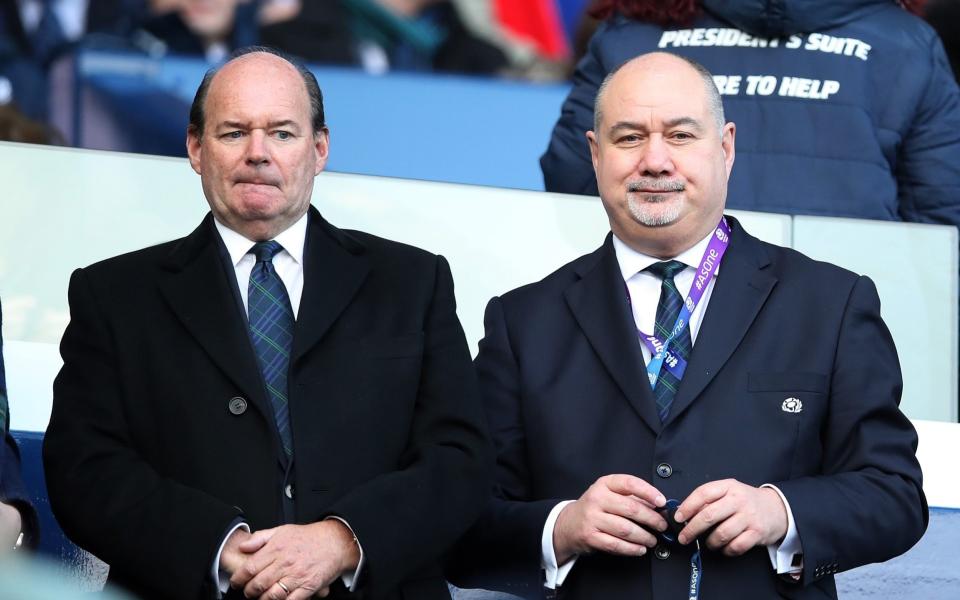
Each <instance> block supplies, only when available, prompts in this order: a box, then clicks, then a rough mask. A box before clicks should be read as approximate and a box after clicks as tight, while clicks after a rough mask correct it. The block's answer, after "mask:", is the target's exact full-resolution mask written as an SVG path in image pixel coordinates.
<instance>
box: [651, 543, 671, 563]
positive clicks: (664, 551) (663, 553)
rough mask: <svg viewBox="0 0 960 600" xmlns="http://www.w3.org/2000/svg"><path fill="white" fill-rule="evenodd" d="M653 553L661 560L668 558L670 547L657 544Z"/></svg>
mask: <svg viewBox="0 0 960 600" xmlns="http://www.w3.org/2000/svg"><path fill="white" fill-rule="evenodd" d="M653 555H654V556H656V557H657V558H659V559H660V560H667V559H668V558H670V548H667V547H666V546H657V547H656V548H654V549H653Z"/></svg>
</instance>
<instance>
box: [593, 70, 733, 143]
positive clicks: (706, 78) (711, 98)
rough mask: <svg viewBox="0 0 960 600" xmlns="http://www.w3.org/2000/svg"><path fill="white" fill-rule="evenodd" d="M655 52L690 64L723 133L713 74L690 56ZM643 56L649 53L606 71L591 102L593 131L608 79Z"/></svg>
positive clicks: (720, 103) (723, 119) (720, 102)
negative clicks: (701, 84) (698, 76)
mask: <svg viewBox="0 0 960 600" xmlns="http://www.w3.org/2000/svg"><path fill="white" fill-rule="evenodd" d="M656 54H668V55H670V56H673V57H675V58H679V59H680V60H682V61H683V62H685V63H687V64H688V65H690V67H691V68H692V69H693V70H694V71H696V72H697V74H698V75H700V79H702V80H703V88H704V91H705V92H706V93H707V108H708V109H709V110H710V114H711V115H712V116H713V118H714V121H715V122H716V125H717V130H718V131H720V133H721V135H722V133H723V126H724V125H726V123H727V119H726V117H725V116H724V114H723V100H722V99H721V98H720V90H718V89H717V84H716V83H715V82H714V80H713V75H712V74H711V73H710V71H708V70H707V68H706V67H704V66H703V65H701V64H700V63H698V62H697V61H695V60H693V59H692V58H687V57H686V56H680V55H679V54H674V53H672V52H657V53H656ZM644 56H649V54H641V55H640V56H635V57H634V58H631V59H629V60H625V61H623V62H622V63H620V64H619V65H618V66H617V68H615V69H614V70H612V71H610V72H609V73H607V76H606V77H604V78H603V82H601V83H600V87H599V88H597V97H596V99H595V100H594V102H593V131H594V132H599V131H600V122H601V121H602V120H603V109H602V108H601V107H602V105H603V100H604V98H605V97H606V95H607V88H608V87H610V81H611V80H612V79H613V77H614V76H615V75H616V74H617V73H619V72H620V69H622V68H624V67H625V66H627V65H628V64H630V63H631V62H633V61H635V60H637V59H639V58H643V57H644Z"/></svg>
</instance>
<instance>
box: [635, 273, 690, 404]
mask: <svg viewBox="0 0 960 600" xmlns="http://www.w3.org/2000/svg"><path fill="white" fill-rule="evenodd" d="M686 267H687V266H686V265H685V264H683V263H682V262H680V261H678V260H671V261H667V262H658V263H654V264H652V265H650V266H649V267H647V268H646V269H645V270H646V271H649V272H650V273H653V274H654V275H656V276H657V277H659V278H660V279H661V280H663V281H662V283H661V284H660V303H659V304H658V305H657V322H656V324H655V325H654V335H656V336H657V337H658V338H660V340H661V341H664V342H665V341H666V340H667V338H669V337H670V332H671V331H673V326H674V325H675V324H676V322H677V317H678V316H679V315H680V309H681V308H682V307H683V296H681V295H680V291H679V290H677V286H676V284H675V283H674V282H673V277H674V275H676V274H677V273H679V272H680V271H682V270H684V269H685V268H686ZM692 348H693V343H692V342H691V340H690V324H689V323H688V324H687V326H686V327H684V328H683V333H681V334H680V336H679V337H677V338H676V339H675V340H673V341H672V342H670V351H671V352H673V353H674V355H676V356H678V357H680V358H682V359H683V360H687V359H688V358H689V357H690V350H691V349H692ZM679 386H680V380H679V379H677V378H676V377H674V375H673V373H671V372H670V371H669V370H668V369H667V366H666V364H664V365H663V368H662V369H660V377H659V378H658V379H657V385H656V386H654V388H653V396H654V398H655V399H656V401H657V413H658V414H659V415H660V421H661V422H662V421H665V420H666V419H667V415H669V414H670V405H671V404H672V403H673V397H674V396H675V395H676V393H677V388H678V387H679Z"/></svg>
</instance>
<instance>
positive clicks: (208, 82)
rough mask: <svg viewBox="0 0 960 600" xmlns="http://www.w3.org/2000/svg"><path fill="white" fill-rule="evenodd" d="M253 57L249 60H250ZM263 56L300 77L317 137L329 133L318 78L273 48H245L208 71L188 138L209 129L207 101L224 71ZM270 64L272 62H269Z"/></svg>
mask: <svg viewBox="0 0 960 600" xmlns="http://www.w3.org/2000/svg"><path fill="white" fill-rule="evenodd" d="M248 56H249V57H251V58H250V59H247V57H248ZM263 56H274V57H275V58H276V59H277V60H279V61H280V62H281V63H286V64H287V66H288V67H290V68H291V69H293V71H294V72H295V73H296V74H297V75H298V76H299V79H300V81H301V82H302V84H303V91H304V93H305V94H306V98H307V104H308V106H309V111H310V126H311V129H312V130H313V134H314V136H316V135H319V134H321V133H324V132H326V131H327V125H326V120H325V115H324V110H323V91H322V90H321V89H320V84H319V83H318V82H317V78H316V77H315V76H314V75H313V73H311V72H310V70H309V69H308V68H307V67H306V65H304V64H303V63H302V62H301V61H300V60H299V59H297V58H296V57H294V56H293V55H290V54H287V53H286V52H283V51H282V50H278V49H276V48H272V47H270V46H245V47H243V48H238V49H236V50H234V51H233V53H232V54H231V55H230V58H229V59H228V60H227V61H226V62H224V63H223V64H220V65H217V66H215V67H212V68H211V69H209V70H208V71H207V72H206V73H205V74H204V76H203V80H202V81H201V82H200V85H199V87H198V88H197V92H196V94H195V95H194V98H193V103H192V104H191V105H190V119H189V123H188V125H187V135H188V136H189V135H192V136H196V137H197V139H200V138H202V137H203V132H204V129H205V126H206V101H207V96H208V93H209V91H210V87H211V86H212V85H213V82H214V80H215V79H216V78H217V75H219V74H220V73H221V72H222V71H224V70H227V69H229V68H232V66H233V65H235V64H237V63H239V62H246V61H247V60H254V59H256V58H262V57H263ZM268 60H269V59H268Z"/></svg>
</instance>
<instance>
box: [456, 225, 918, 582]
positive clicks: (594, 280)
mask: <svg viewBox="0 0 960 600" xmlns="http://www.w3.org/2000/svg"><path fill="white" fill-rule="evenodd" d="M728 219H730V223H731V226H732V236H731V243H730V247H729V249H728V251H727V253H726V256H725V257H724V259H723V263H722V265H721V266H720V271H719V273H718V277H717V281H716V284H715V287H714V290H713V294H712V296H711V299H710V304H709V305H708V306H707V310H706V313H705V315H704V319H703V321H702V325H701V328H700V331H699V335H698V337H697V341H696V344H695V346H694V348H693V352H692V354H691V356H690V361H689V363H688V366H687V370H686V374H685V376H684V378H683V381H682V382H681V384H680V387H679V389H678V391H677V395H676V397H675V400H674V403H673V406H672V409H671V411H670V414H669V416H668V418H667V420H666V421H665V422H664V423H661V422H660V420H659V418H658V416H657V413H656V409H655V405H654V399H653V395H652V392H651V389H650V385H649V383H648V382H647V378H646V371H645V367H644V360H643V356H642V353H641V350H640V345H639V342H638V339H637V336H636V328H635V325H634V321H633V318H632V315H631V314H630V309H629V307H628V301H627V297H626V293H625V291H624V284H623V278H622V276H621V274H620V270H619V267H618V264H617V260H616V256H615V253H614V249H613V246H612V243H611V240H610V238H609V237H608V239H607V240H606V242H605V243H604V244H603V246H602V247H600V248H599V249H598V250H596V251H594V252H593V253H591V254H588V255H586V256H583V257H581V258H579V259H577V260H575V261H573V262H571V263H570V264H568V265H566V266H564V267H562V268H561V269H559V270H558V271H556V272H555V273H553V274H551V275H550V276H548V277H547V278H545V279H543V280H542V281H540V282H538V283H534V284H531V285H528V286H525V287H522V288H519V289H517V290H514V291H512V292H510V293H508V294H505V295H504V296H502V297H500V298H494V299H493V300H492V301H491V302H490V304H489V306H488V307H487V312H486V319H485V327H486V335H485V337H484V339H483V341H482V342H481V343H480V352H479V355H478V356H477V358H476V362H475V364H476V367H477V370H478V375H479V377H480V385H481V394H482V396H483V399H484V403H485V408H486V412H487V418H488V420H489V423H490V427H491V432H492V435H493V437H494V442H495V446H496V450H497V457H498V467H497V486H496V492H495V499H494V500H493V502H492V504H491V505H490V507H489V509H488V510H487V512H486V514H485V515H484V517H483V518H482V519H481V520H480V521H479V522H478V524H477V525H476V526H475V528H474V529H473V530H472V531H471V533H470V535H469V536H468V538H467V539H466V540H465V541H464V544H463V547H464V548H466V549H467V550H466V554H467V556H468V557H469V560H472V561H478V562H484V561H486V562H488V563H489V562H491V561H492V560H501V561H506V562H515V563H517V564H520V565H522V566H523V568H525V569H526V570H527V572H528V573H535V572H536V570H537V569H539V561H540V559H539V557H540V539H541V533H542V530H543V526H544V521H545V520H546V518H547V514H548V513H549V511H550V510H551V509H552V508H553V506H555V505H556V504H557V503H558V502H560V501H562V500H569V499H576V498H578V497H579V496H580V495H581V494H582V493H583V492H584V491H585V490H586V489H587V487H589V486H590V485H591V484H592V483H593V482H594V481H595V480H596V479H597V478H599V477H601V476H603V475H606V474H611V473H629V474H632V475H636V476H637V477H640V478H642V479H645V480H647V481H649V482H651V483H652V484H653V485H655V486H656V487H657V488H659V489H660V490H661V491H662V492H663V493H664V494H665V495H666V496H667V497H668V498H676V499H679V500H682V499H683V498H685V497H686V496H687V495H688V494H690V492H692V491H693V490H694V489H695V488H696V487H698V486H699V485H701V484H703V483H706V482H708V481H713V480H719V479H724V478H735V479H737V480H740V481H742V482H745V483H748V484H751V485H755V486H756V485H761V484H764V483H771V484H775V485H777V486H778V487H779V488H780V489H781V490H782V491H783V493H784V495H785V496H786V498H787V499H788V501H789V502H790V505H791V507H792V511H793V515H794V518H795V520H796V526H797V531H798V533H799V536H800V539H801V543H802V546H803V552H804V570H803V576H802V580H801V581H800V582H799V583H789V582H787V581H785V580H784V579H782V578H780V577H778V576H777V575H776V574H775V573H774V570H773V569H772V568H771V565H770V560H769V557H768V555H767V551H766V549H765V548H763V547H758V548H754V549H753V550H751V551H750V552H748V553H747V554H745V555H743V556H741V557H738V558H726V557H724V556H723V555H721V554H717V553H714V552H709V551H706V552H704V556H703V579H702V585H703V588H702V596H703V597H704V598H773V597H780V596H778V594H781V595H782V596H785V597H790V598H827V597H829V598H833V597H835V596H836V589H835V586H834V581H833V577H832V574H833V573H834V572H836V571H840V570H845V569H850V568H853V567H856V566H858V565H862V564H864V563H869V562H875V561H882V560H886V559H888V558H890V557H892V556H895V555H897V554H899V553H902V552H904V551H905V550H907V549H908V548H909V547H910V546H911V545H913V544H914V543H915V542H916V541H917V540H918V539H919V538H920V536H921V534H922V533H923V531H924V529H925V527H926V523H927V507H926V500H925V498H924V495H923V492H922V490H921V473H920V467H919V465H918V463H917V460H916V457H915V450H916V445H917V436H916V432H915V431H914V429H913V427H912V425H911V424H910V422H909V421H908V420H907V418H906V417H905V416H904V415H903V414H902V413H901V412H900V410H899V409H898V402H899V398H900V390H901V378H900V369H899V363H898V360H897V355H896V351H895V349H894V345H893V341H892V339H891V338H890V335H889V333H888V331H887V328H886V327H885V325H884V324H883V321H882V320H881V318H880V302H879V299H878V297H877V293H876V289H875V287H874V285H873V283H872V282H871V281H870V280H869V279H868V278H866V277H861V276H857V275H855V274H853V273H850V272H849V271H845V270H843V269H840V268H838V267H835V266H833V265H829V264H826V263H821V262H815V261H813V260H811V259H809V258H807V257H805V256H803V255H801V254H799V253H797V252H795V251H793V250H790V249H786V248H781V247H778V246H773V245H771V244H767V243H764V242H761V241H760V240H757V239H756V238H754V237H752V236H750V235H749V234H747V233H746V232H745V231H744V230H743V228H742V227H740V225H739V224H738V223H737V222H736V221H735V220H734V219H732V218H729V217H728ZM788 398H796V399H799V400H800V401H801V402H802V410H801V411H800V412H788V411H786V410H784V401H785V400H786V399H788ZM665 464H666V465H670V466H671V467H672V468H671V469H658V465H665ZM658 473H660V474H658ZM664 475H666V476H664ZM670 550H671V552H670V555H669V556H668V557H667V558H665V559H661V558H655V557H654V556H653V555H654V554H655V553H653V552H651V553H648V555H647V556H646V557H644V558H622V557H614V556H611V555H605V554H601V553H597V554H592V555H589V556H583V557H580V558H579V560H578V562H577V564H576V565H575V566H574V567H573V570H572V571H571V573H570V575H569V576H568V578H567V580H566V581H565V583H564V585H563V586H562V588H561V596H562V597H567V598H613V599H616V598H630V599H631V600H638V599H650V598H656V599H661V598H677V597H685V596H683V594H684V593H685V591H686V587H687V584H688V581H689V577H690V550H689V549H688V548H671V549H670Z"/></svg>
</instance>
